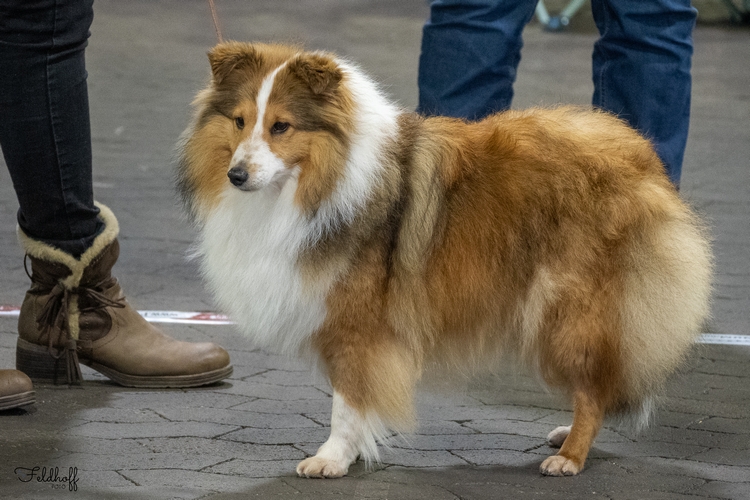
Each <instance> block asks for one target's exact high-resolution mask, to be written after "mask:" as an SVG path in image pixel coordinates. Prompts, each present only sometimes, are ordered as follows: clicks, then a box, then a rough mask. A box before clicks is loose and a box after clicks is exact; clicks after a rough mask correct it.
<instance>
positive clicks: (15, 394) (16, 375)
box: [0, 370, 36, 410]
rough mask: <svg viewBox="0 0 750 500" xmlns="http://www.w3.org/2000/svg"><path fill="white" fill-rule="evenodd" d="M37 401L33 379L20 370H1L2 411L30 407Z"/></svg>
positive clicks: (0, 394)
mask: <svg viewBox="0 0 750 500" xmlns="http://www.w3.org/2000/svg"><path fill="white" fill-rule="evenodd" d="M35 401H36V397H35V396H34V386H33V385H32V383H31V379H29V377H27V376H26V374H24V373H23V372H20V371H18V370H0V410H10V409H12V408H18V407H19V406H26V405H30V404H32V403H33V402H35Z"/></svg>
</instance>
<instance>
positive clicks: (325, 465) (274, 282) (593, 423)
mask: <svg viewBox="0 0 750 500" xmlns="http://www.w3.org/2000/svg"><path fill="white" fill-rule="evenodd" d="M209 60H210V63H211V69H212V73H213V77H212V81H211V83H210V85H209V86H208V88H206V89H205V90H203V91H202V92H200V94H199V95H198V96H197V98H196V101H195V105H196V107H197V111H196V116H195V120H194V122H193V123H192V125H190V127H189V128H188V129H187V130H186V132H185V134H184V136H183V138H182V140H181V143H180V145H179V151H180V165H179V170H178V185H179V188H180V190H181V192H182V195H183V197H184V199H185V201H186V204H187V206H188V209H189V211H190V212H191V214H192V216H193V217H194V219H195V221H196V223H197V225H198V226H199V228H200V242H199V249H200V254H201V255H202V265H203V271H204V273H205V277H206V279H207V281H208V284H209V286H210V288H211V290H212V291H213V293H214V294H215V296H216V299H217V301H218V304H219V305H220V306H221V307H222V308H223V309H224V310H225V311H226V312H228V313H229V314H230V315H231V316H232V318H233V319H234V320H235V321H236V322H237V323H238V324H239V327H240V329H241V330H242V331H243V332H244V333H245V334H247V335H248V336H249V337H250V338H252V339H253V340H254V341H255V342H257V344H258V345H260V346H263V347H266V348H271V349H274V350H276V351H279V352H283V353H290V354H295V355H297V354H301V355H307V356H310V357H311V358H312V359H313V360H314V361H316V362H318V363H319V366H320V367H321V368H322V370H323V372H324V373H325V375H326V376H327V377H328V379H329V380H330V383H331V385H332V387H333V411H332V417H331V435H330V438H329V439H328V440H327V441H326V442H325V444H323V445H322V446H321V448H320V449H319V450H318V452H317V454H316V455H315V456H314V457H310V458H308V459H306V460H304V461H302V462H301V463H300V464H299V466H298V467H297V473H298V474H300V475H302V476H308V477H321V476H323V477H338V476H343V475H345V474H346V473H347V470H348V468H349V465H350V464H351V463H352V462H354V461H355V460H356V459H357V457H358V456H362V457H363V458H365V459H366V460H370V461H371V460H377V457H378V452H377V445H376V442H377V441H378V440H380V439H382V438H383V437H386V436H388V435H389V433H390V432H393V431H397V432H400V431H408V430H410V429H412V428H413V423H414V410H413V404H412V399H413V392H414V387H415V383H416V382H417V381H418V379H420V377H421V375H422V374H423V373H424V372H425V371H429V372H430V373H431V374H437V375H438V376H441V375H445V376H447V375H448V374H455V373H475V372H477V371H480V370H484V369H492V367H493V366H497V363H499V362H500V357H501V355H503V354H506V353H507V354H512V355H514V356H515V357H516V358H517V359H519V360H521V361H522V362H524V363H525V364H527V365H528V366H530V367H531V368H533V369H535V370H536V371H537V372H538V373H539V375H540V376H541V378H542V379H543V380H544V382H545V383H546V384H548V385H549V386H551V387H554V388H558V389H561V390H562V391H564V393H565V394H567V395H568V396H569V397H570V399H571V401H572V405H573V410H574V413H573V424H572V427H560V428H558V429H556V430H554V431H553V432H552V433H551V434H550V436H549V440H550V442H551V443H553V444H556V445H561V448H560V450H559V453H558V454H557V455H554V456H551V457H549V458H547V459H546V460H545V461H544V462H543V463H542V464H541V472H542V473H543V474H548V475H571V474H577V473H579V472H580V471H581V470H582V469H583V466H584V462H585V460H586V456H587V454H588V451H589V448H590V446H591V444H592V442H593V440H594V438H595V436H596V434H597V432H598V431H599V428H600V426H601V425H602V421H603V419H604V418H605V417H607V416H623V415H624V416H628V415H632V416H636V417H637V418H640V417H643V416H645V415H647V413H648V409H649V403H650V401H651V400H652V397H653V395H654V394H655V393H656V392H657V391H658V389H659V388H660V386H662V384H663V382H664V380H665V378H666V377H667V376H668V375H669V374H670V373H671V372H673V370H674V369H675V367H676V366H677V365H678V364H679V362H680V361H681V360H682V359H683V358H684V357H685V355H686V352H687V351H688V350H689V348H690V346H691V344H692V343H693V342H694V340H695V337H696V335H697V334H698V332H699V331H700V330H699V329H700V327H701V325H702V322H703V321H704V319H705V318H706V316H707V314H708V310H709V306H708V302H709V295H710V279H711V252H710V248H709V244H708V242H707V240H706V238H705V236H704V234H703V230H702V228H701V225H700V224H699V223H698V221H697V220H696V218H695V216H694V215H693V214H692V213H691V211H690V210H689V209H688V207H687V206H686V205H685V204H684V203H683V202H682V201H680V198H679V197H678V194H677V192H676V190H675V189H674V188H673V187H672V185H671V184H670V183H669V181H668V179H667V177H666V175H665V174H664V171H663V166H662V164H661V163H660V161H659V159H658V158H657V156H656V154H655V153H654V150H653V148H652V147H651V145H650V144H649V142H648V141H647V140H645V139H644V138H642V137H641V136H639V135H638V134H637V133H636V132H634V131H633V130H632V129H630V128H628V127H627V126H626V125H624V124H623V123H622V122H621V121H619V120H618V119H616V118H614V117H612V116H610V115H608V114H605V113H602V112H596V111H592V110H585V109H579V108H572V107H560V108H557V109H531V110H527V111H509V112H505V113H500V114H497V115H494V116H491V117H489V118H487V119H485V120H483V121H481V122H478V123H466V122H464V121H462V120H457V119H450V118H424V117H422V116H419V115H416V114H414V113H410V112H407V111H404V110H401V109H399V108H397V107H396V106H394V105H393V104H391V103H390V102H388V100H386V98H385V97H384V96H383V94H382V93H381V92H380V91H379V90H378V88H377V86H376V85H375V84H374V83H373V82H372V81H371V80H370V79H369V78H368V77H367V76H365V75H364V74H363V72H362V71H361V70H360V69H358V68H357V67H356V66H354V65H353V64H351V63H349V62H347V61H344V60H342V59H340V58H338V57H336V56H333V55H331V54H326V53H321V52H305V51H303V50H301V49H300V48H298V47H291V46H284V45H265V44H245V43H236V42H230V43H224V44H220V45H218V46H216V47H215V48H214V49H213V50H211V52H210V53H209Z"/></svg>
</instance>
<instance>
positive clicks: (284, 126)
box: [271, 122, 289, 134]
mask: <svg viewBox="0 0 750 500" xmlns="http://www.w3.org/2000/svg"><path fill="white" fill-rule="evenodd" d="M288 129H289V124H288V123H287V122H276V123H274V124H273V125H272V126H271V133H272V134H283V133H284V132H286V131H287V130H288Z"/></svg>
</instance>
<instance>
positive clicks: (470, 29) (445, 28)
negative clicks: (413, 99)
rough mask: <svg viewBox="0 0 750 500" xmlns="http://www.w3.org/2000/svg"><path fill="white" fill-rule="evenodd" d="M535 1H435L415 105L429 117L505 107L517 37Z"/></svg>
mask: <svg viewBox="0 0 750 500" xmlns="http://www.w3.org/2000/svg"><path fill="white" fill-rule="evenodd" d="M535 6H536V0H510V1H502V0H436V1H433V2H432V4H431V5H430V19H429V21H428V22H427V23H426V24H425V26H424V31H423V36H422V54H421V56H420V59H419V107H418V109H417V111H419V112H420V113H423V114H428V115H446V116H455V117H461V118H468V119H480V118H483V117H485V116H487V115H489V114H491V113H493V112H496V111H501V110H505V109H508V108H509V107H510V103H511V99H512V98H513V82H514V81H515V79H516V68H517V67H518V62H519V61H520V59H521V46H522V45H523V43H522V40H521V33H522V31H523V28H524V27H525V26H526V24H527V23H528V22H529V21H530V20H531V18H532V16H533V15H534V8H535Z"/></svg>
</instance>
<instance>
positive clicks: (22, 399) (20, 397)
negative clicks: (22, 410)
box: [0, 391, 36, 411]
mask: <svg viewBox="0 0 750 500" xmlns="http://www.w3.org/2000/svg"><path fill="white" fill-rule="evenodd" d="M34 403H36V393H35V392H34V391H28V392H22V393H20V394H12V395H10V396H3V397H0V411H3V410H12V409H13V408H18V407H21V406H26V405H30V404H34Z"/></svg>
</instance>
